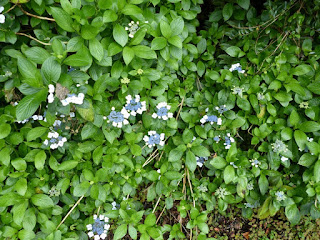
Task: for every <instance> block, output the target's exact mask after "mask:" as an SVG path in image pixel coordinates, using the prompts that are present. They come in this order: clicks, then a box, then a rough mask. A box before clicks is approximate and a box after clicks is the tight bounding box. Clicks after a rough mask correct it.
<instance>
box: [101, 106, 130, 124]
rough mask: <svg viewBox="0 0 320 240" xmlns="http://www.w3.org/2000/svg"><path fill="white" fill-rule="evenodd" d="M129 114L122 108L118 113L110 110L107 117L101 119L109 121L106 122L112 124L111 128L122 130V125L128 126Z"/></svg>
mask: <svg viewBox="0 0 320 240" xmlns="http://www.w3.org/2000/svg"><path fill="white" fill-rule="evenodd" d="M129 117H130V113H128V111H127V110H126V109H125V108H122V110H121V111H120V112H117V111H115V108H114V107H112V108H111V112H110V114H109V116H108V117H106V116H104V117H103V119H105V120H106V119H107V118H108V119H109V120H108V122H112V126H114V127H118V128H122V126H123V125H127V124H129V121H128V118H129Z"/></svg>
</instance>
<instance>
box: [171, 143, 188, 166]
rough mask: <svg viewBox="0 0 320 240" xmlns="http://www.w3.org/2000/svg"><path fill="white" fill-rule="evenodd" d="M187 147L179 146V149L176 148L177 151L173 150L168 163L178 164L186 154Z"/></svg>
mask: <svg viewBox="0 0 320 240" xmlns="http://www.w3.org/2000/svg"><path fill="white" fill-rule="evenodd" d="M186 149H187V148H186V146H185V145H179V146H178V147H176V148H175V149H172V150H171V151H170V153H169V157H168V161H169V162H176V161H179V160H180V159H181V158H182V156H183V154H184V152H185V151H186Z"/></svg>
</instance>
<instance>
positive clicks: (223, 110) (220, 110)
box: [216, 105, 228, 115]
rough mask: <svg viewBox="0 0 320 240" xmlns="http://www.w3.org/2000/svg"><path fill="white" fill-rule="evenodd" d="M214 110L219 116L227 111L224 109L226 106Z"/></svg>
mask: <svg viewBox="0 0 320 240" xmlns="http://www.w3.org/2000/svg"><path fill="white" fill-rule="evenodd" d="M216 110H217V111H218V112H219V113H220V115H221V114H222V113H224V112H226V111H228V109H227V108H226V105H221V106H220V107H216Z"/></svg>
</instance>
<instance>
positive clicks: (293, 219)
mask: <svg viewBox="0 0 320 240" xmlns="http://www.w3.org/2000/svg"><path fill="white" fill-rule="evenodd" d="M285 214H286V217H287V218H288V220H289V221H290V223H291V224H294V225H296V224H298V223H299V222H300V218H301V214H300V212H299V209H298V207H297V205H296V204H292V205H289V206H286V209H285Z"/></svg>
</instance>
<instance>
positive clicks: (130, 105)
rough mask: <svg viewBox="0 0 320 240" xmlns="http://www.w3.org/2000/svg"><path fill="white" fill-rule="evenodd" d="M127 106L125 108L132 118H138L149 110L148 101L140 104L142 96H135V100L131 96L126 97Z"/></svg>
mask: <svg viewBox="0 0 320 240" xmlns="http://www.w3.org/2000/svg"><path fill="white" fill-rule="evenodd" d="M126 99H127V104H126V105H125V106H124V108H125V109H126V110H127V111H128V113H130V114H131V115H132V116H136V115H137V113H138V114H142V112H144V111H146V110H147V107H146V101H143V102H140V96H139V95H135V97H134V98H133V97H132V96H131V95H128V96H126Z"/></svg>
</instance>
